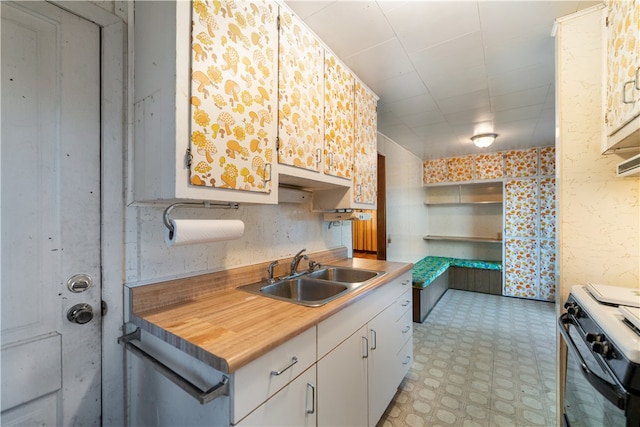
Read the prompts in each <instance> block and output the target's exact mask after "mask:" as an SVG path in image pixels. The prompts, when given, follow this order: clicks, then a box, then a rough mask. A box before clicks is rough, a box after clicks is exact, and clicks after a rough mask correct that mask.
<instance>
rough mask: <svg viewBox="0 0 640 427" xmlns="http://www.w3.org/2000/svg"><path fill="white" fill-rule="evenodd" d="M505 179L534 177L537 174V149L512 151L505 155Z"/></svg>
mask: <svg viewBox="0 0 640 427" xmlns="http://www.w3.org/2000/svg"><path fill="white" fill-rule="evenodd" d="M504 167H505V170H504V174H505V177H506V178H519V177H528V176H536V175H537V174H538V149H537V148H530V149H528V150H513V151H508V152H506V153H505V162H504Z"/></svg>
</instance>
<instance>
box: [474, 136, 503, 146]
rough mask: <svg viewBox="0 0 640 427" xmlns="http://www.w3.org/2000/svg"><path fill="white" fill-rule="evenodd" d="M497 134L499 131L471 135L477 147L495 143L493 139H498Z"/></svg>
mask: <svg viewBox="0 0 640 427" xmlns="http://www.w3.org/2000/svg"><path fill="white" fill-rule="evenodd" d="M497 136H498V134H497V133H481V134H479V135H473V136H472V137H471V140H472V141H473V143H474V144H475V145H476V147H480V148H487V147H488V146H490V145H491V144H493V141H495V140H496V137H497Z"/></svg>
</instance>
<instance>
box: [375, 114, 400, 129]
mask: <svg viewBox="0 0 640 427" xmlns="http://www.w3.org/2000/svg"><path fill="white" fill-rule="evenodd" d="M399 124H402V120H400V117H398V115H397V114H396V113H395V112H393V111H383V112H380V111H378V128H382V127H385V126H392V125H399Z"/></svg>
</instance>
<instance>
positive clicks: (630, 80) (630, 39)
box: [603, 0, 640, 153]
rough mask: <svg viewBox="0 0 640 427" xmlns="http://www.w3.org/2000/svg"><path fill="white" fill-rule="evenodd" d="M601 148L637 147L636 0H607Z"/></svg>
mask: <svg viewBox="0 0 640 427" xmlns="http://www.w3.org/2000/svg"><path fill="white" fill-rule="evenodd" d="M606 15H607V16H606V18H605V25H606V32H605V33H606V37H605V40H606V49H605V52H606V67H605V96H606V103H605V107H606V111H605V125H606V137H605V138H604V143H603V151H604V152H605V153H607V152H613V151H615V150H616V149H620V148H629V147H636V148H640V0H630V1H617V0H616V1H614V0H609V1H607V9H606Z"/></svg>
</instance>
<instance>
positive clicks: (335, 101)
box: [324, 51, 355, 178]
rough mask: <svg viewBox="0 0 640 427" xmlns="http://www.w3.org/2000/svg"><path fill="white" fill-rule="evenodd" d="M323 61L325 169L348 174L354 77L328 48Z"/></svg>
mask: <svg viewBox="0 0 640 427" xmlns="http://www.w3.org/2000/svg"><path fill="white" fill-rule="evenodd" d="M324 64H325V66H324V84H325V89H324V100H325V103H324V165H325V167H324V172H325V173H326V174H329V175H334V176H338V177H342V178H351V165H352V164H353V121H354V112H353V102H354V93H353V90H354V89H353V87H354V80H355V79H354V78H353V76H352V75H351V72H350V71H349V69H348V68H347V67H345V66H344V65H343V64H342V63H341V62H340V60H339V59H338V58H337V57H336V56H335V55H333V54H332V53H331V52H329V51H326V52H325V59H324Z"/></svg>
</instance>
